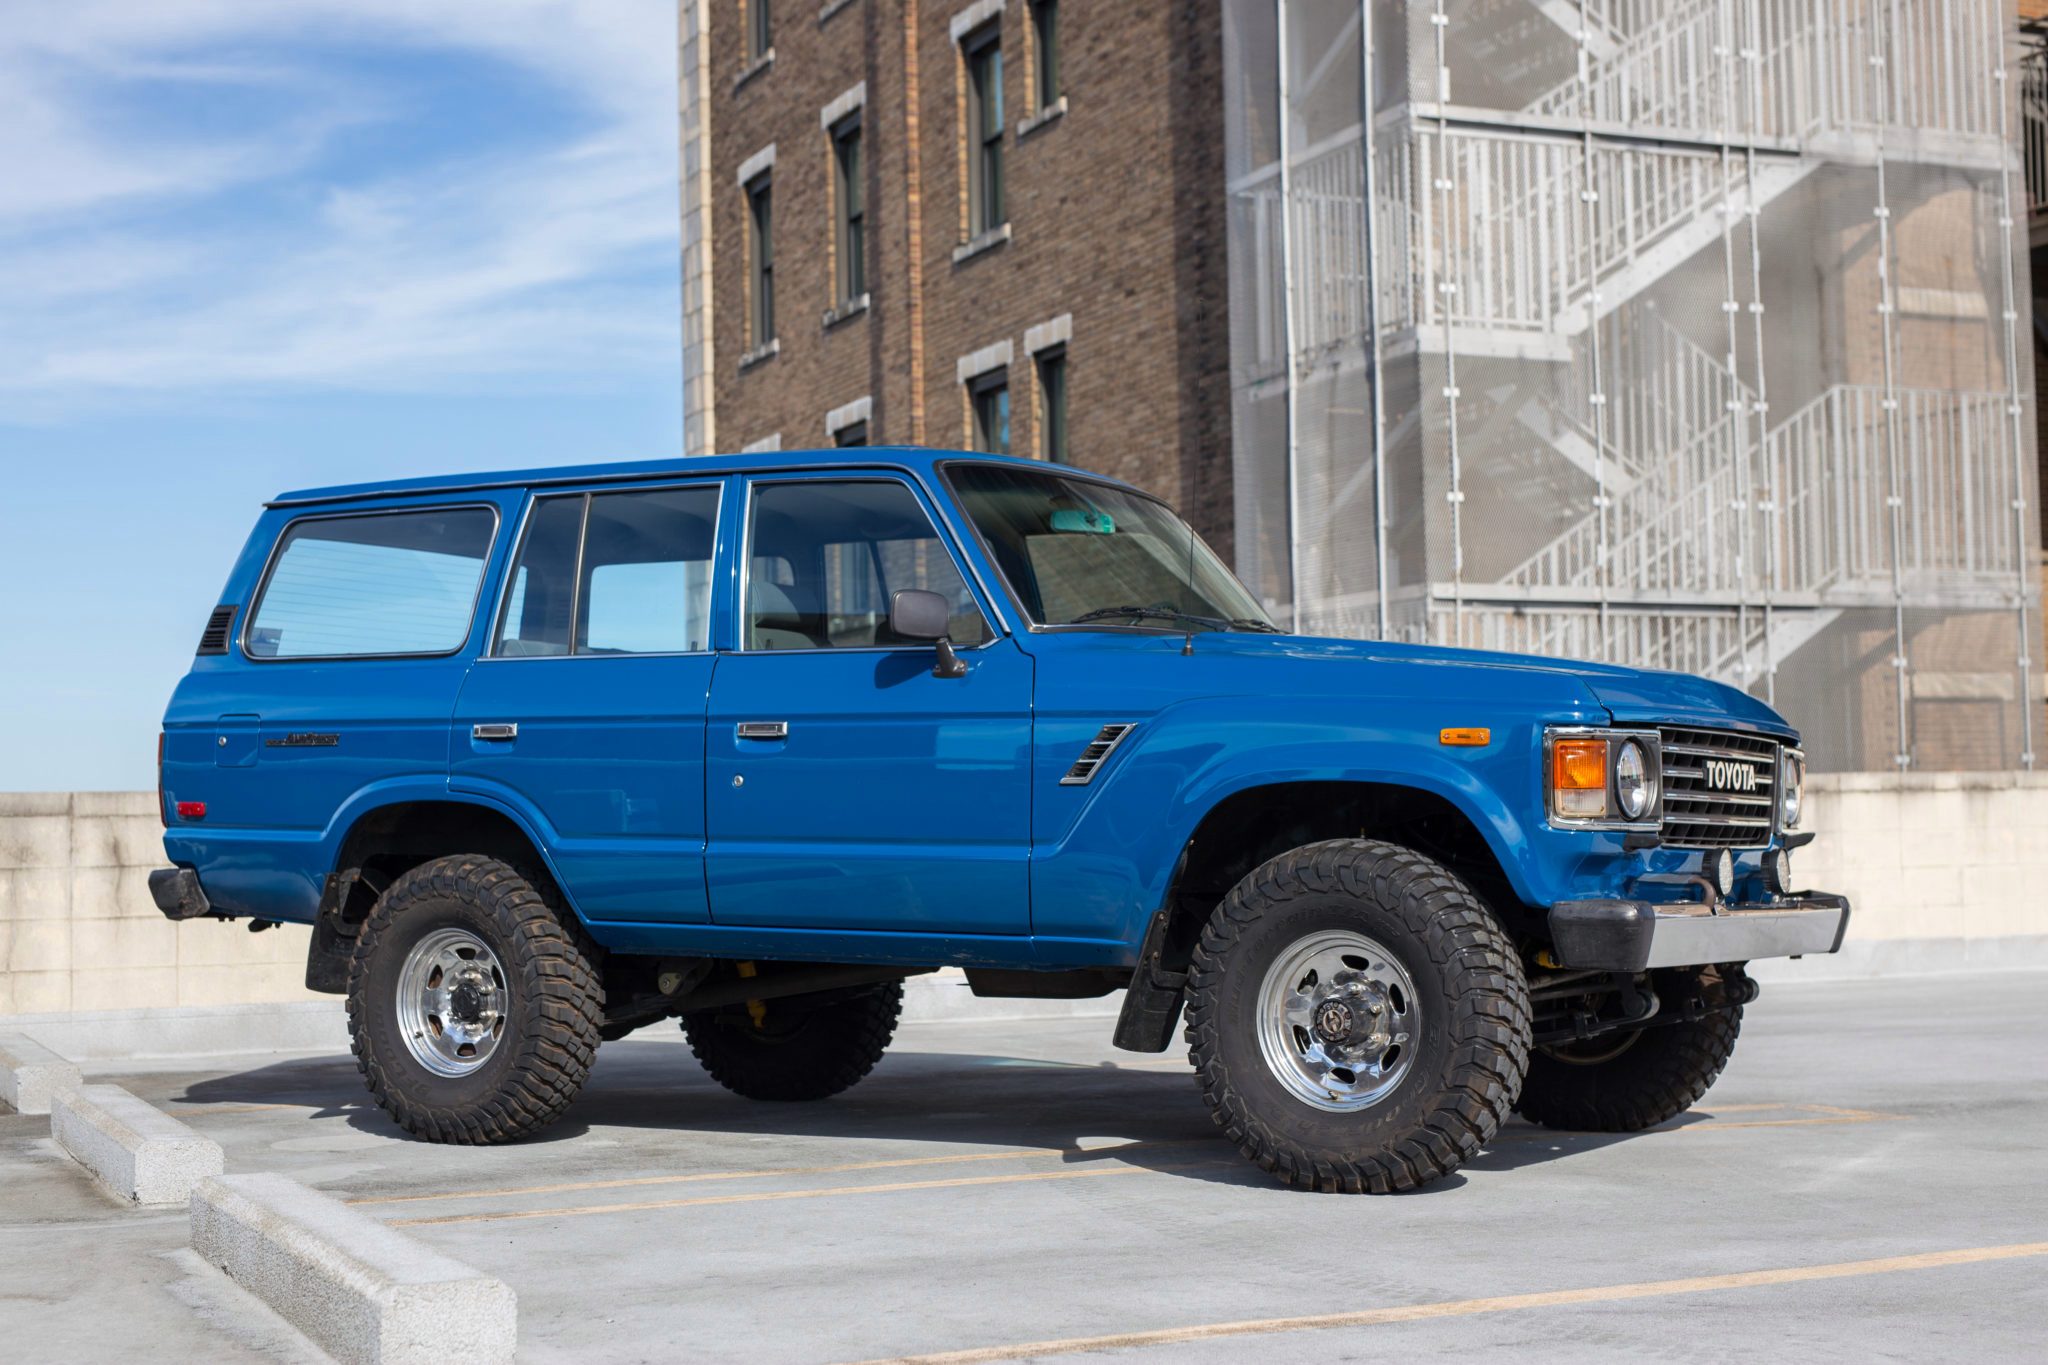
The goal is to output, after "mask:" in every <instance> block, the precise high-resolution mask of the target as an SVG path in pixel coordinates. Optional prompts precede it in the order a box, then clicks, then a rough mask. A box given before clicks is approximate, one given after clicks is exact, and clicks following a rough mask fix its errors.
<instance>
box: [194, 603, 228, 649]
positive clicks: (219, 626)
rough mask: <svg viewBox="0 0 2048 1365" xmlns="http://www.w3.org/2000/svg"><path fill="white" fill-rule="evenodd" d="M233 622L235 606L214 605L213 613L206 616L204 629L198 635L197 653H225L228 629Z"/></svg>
mask: <svg viewBox="0 0 2048 1365" xmlns="http://www.w3.org/2000/svg"><path fill="white" fill-rule="evenodd" d="M234 624H235V606H234V603H232V602H230V603H228V604H227V605H226V606H222V607H215V608H214V609H213V615H211V616H209V617H207V618H206V629H205V630H204V631H203V632H201V633H200V636H199V653H201V654H225V653H227V652H228V631H229V630H231V629H232V628H233V627H234Z"/></svg>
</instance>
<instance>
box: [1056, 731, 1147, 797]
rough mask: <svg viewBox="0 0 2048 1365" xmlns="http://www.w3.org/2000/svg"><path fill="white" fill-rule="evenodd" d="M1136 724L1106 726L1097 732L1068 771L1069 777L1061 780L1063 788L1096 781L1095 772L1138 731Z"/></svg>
mask: <svg viewBox="0 0 2048 1365" xmlns="http://www.w3.org/2000/svg"><path fill="white" fill-rule="evenodd" d="M1137 728H1138V727H1137V726H1136V725H1135V724H1130V725H1105V726H1103V727H1102V728H1101V729H1100V730H1097V731H1096V732H1095V738H1094V739H1091V740H1089V741H1088V747H1087V748H1085V749H1083V750H1082V751H1081V756H1080V757H1079V758H1077V759H1075V760H1074V766H1073V767H1071V768H1069V769H1067V775H1066V776H1065V777H1063V778H1061V779H1060V785H1061V786H1062V787H1085V786H1087V785H1088V784H1089V783H1090V782H1092V781H1094V780H1095V770H1096V769H1097V768H1100V767H1101V766H1102V765H1103V764H1104V763H1105V762H1107V761H1108V759H1109V756H1110V755H1111V754H1113V753H1115V752H1116V746H1117V745H1119V744H1121V743H1123V742H1124V737H1125V736H1127V735H1129V734H1130V733H1131V731H1133V730H1135V729H1137Z"/></svg>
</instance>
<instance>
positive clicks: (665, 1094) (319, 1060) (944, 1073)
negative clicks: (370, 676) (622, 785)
mask: <svg viewBox="0 0 2048 1365" xmlns="http://www.w3.org/2000/svg"><path fill="white" fill-rule="evenodd" d="M173 1099H174V1100H176V1101H177V1102H180V1103H184V1104H192V1105H210V1106H222V1107H223V1108H226V1107H233V1106H241V1105H248V1106H265V1105H273V1104H275V1105H291V1106H299V1105H303V1106H306V1107H308V1108H309V1109H310V1110H311V1111H312V1112H311V1113H310V1114H308V1115H307V1119H308V1120H309V1121H312V1122H316V1123H330V1122H340V1123H344V1124H346V1125H347V1126H348V1127H350V1128H351V1129H354V1130H356V1131H358V1132H361V1133H365V1134H372V1135H375V1136H378V1137H383V1138H388V1139H391V1140H392V1141H396V1142H419V1141H422V1139H419V1138H415V1137H413V1136H412V1135H411V1134H409V1133H407V1132H405V1131H404V1130H403V1129H401V1128H400V1127H399V1126H398V1125H397V1124H396V1123H395V1122H393V1121H392V1120H391V1118H390V1117H389V1116H388V1115H387V1114H385V1113H384V1111H383V1110H382V1109H380V1108H378V1107H377V1105H376V1103H375V1102H374V1101H373V1100H372V1099H371V1097H370V1095H369V1094H368V1092H367V1091H366V1090H365V1089H364V1086H363V1082H362V1078H361V1076H360V1075H359V1074H358V1072H357V1070H356V1066H355V1062H354V1059H353V1058H350V1057H347V1056H340V1057H292V1058H285V1059H280V1060H277V1061H273V1062H267V1063H264V1064H262V1065H260V1066H255V1067H252V1068H250V1069H248V1070H244V1071H236V1072H229V1073H226V1074H221V1075H216V1076H211V1077H207V1078H204V1079H199V1080H194V1081H192V1082H191V1083H189V1084H188V1085H187V1086H186V1087H185V1088H184V1090H183V1092H182V1093H181V1094H179V1095H176V1096H173ZM1695 1121H1699V1120H1698V1117H1697V1116H1694V1115H1687V1116H1685V1117H1683V1118H1681V1119H1678V1120H1674V1121H1673V1122H1672V1123H1670V1124H1666V1125H1662V1127H1663V1128H1674V1127H1679V1126H1683V1125H1684V1124H1686V1123H1687V1122H1695ZM620 1128H627V1129H641V1130H654V1131H664V1132H671V1133H675V1134H677V1135H679V1136H680V1135H687V1134H691V1133H706V1134H712V1133H715V1134H720V1135H742V1136H777V1137H813V1138H841V1139H847V1140H852V1141H864V1142H876V1141H914V1142H924V1143H943V1144H950V1145H957V1146H965V1147H987V1148H989V1149H992V1150H1001V1151H1008V1150H1024V1149H1042V1150H1045V1151H1048V1152H1057V1153H1059V1154H1060V1159H1061V1160H1062V1161H1063V1162H1064V1163H1067V1164H1071V1165H1085V1164H1091V1163H1101V1162H1115V1163H1118V1164H1121V1165H1128V1166H1134V1167H1138V1168H1141V1169H1144V1170H1148V1171H1153V1172H1157V1173H1159V1174H1164V1175H1173V1176H1176V1177H1179V1178H1182V1179H1188V1180H1198V1181H1203V1182H1207V1183H1213V1184H1221V1185H1236V1186H1246V1187H1253V1188H1277V1187H1276V1186H1275V1183H1274V1181H1273V1180H1272V1178H1271V1177H1270V1176H1267V1175H1265V1174H1264V1173H1262V1172H1260V1171H1258V1170H1256V1169H1254V1168H1253V1167H1251V1166H1250V1165H1249V1164H1247V1163H1246V1162H1245V1161H1244V1160H1243V1159H1242V1158H1241V1157H1240V1156H1239V1155H1238V1153H1237V1152H1236V1151H1235V1149H1234V1148H1233V1147H1232V1146H1231V1144H1230V1143H1229V1141H1228V1140H1227V1139H1226V1138H1225V1137H1224V1136H1223V1135H1222V1133H1221V1132H1220V1131H1218V1129H1217V1126H1216V1124H1215V1122H1214V1121H1213V1120H1212V1119H1211V1118H1210V1116H1209V1112H1208V1109H1207V1107H1206V1106H1205V1105H1204V1104H1203V1103H1202V1099H1201V1096H1200V1094H1199V1093H1198V1092H1197V1091H1196V1088H1195V1086H1194V1084H1193V1081H1192V1078H1191V1075H1190V1074H1189V1073H1188V1072H1187V1071H1185V1070H1184V1069H1182V1068H1180V1067H1175V1066H1172V1065H1171V1064H1170V1063H1168V1064H1162V1062H1161V1061H1155V1060H1151V1059H1146V1060H1144V1061H1141V1062H1138V1063H1137V1064H1135V1065H1133V1064H1117V1063H1082V1062H1062V1061H1056V1060H1048V1059H1045V1058H1032V1057H1015V1056H1007V1055H1003V1054H995V1053H988V1054H977V1053H962V1052H916V1051H908V1050H904V1051H896V1052H891V1053H889V1054H888V1055H887V1056H886V1057H884V1058H883V1060H882V1062H881V1063H880V1064H879V1065H878V1066H877V1067H876V1069H875V1071H874V1073H873V1074H872V1075H870V1076H869V1077H868V1078H867V1079H866V1080H864V1081H862V1082H861V1083H860V1084H859V1085H857V1086H855V1087H854V1088H853V1089H851V1090H849V1091H847V1092H845V1093H844V1094H841V1095H837V1096H834V1097H833V1098H831V1099H829V1100H823V1101H818V1102H815V1103H805V1104H776V1103H768V1102H761V1101H754V1100H747V1099H743V1098H741V1097H739V1096H737V1095H734V1094H731V1093H730V1092H728V1091H727V1090H725V1089H724V1088H723V1087H721V1086H720V1085H718V1083H717V1082H715V1081H713V1080H712V1079H711V1078H710V1077H709V1076H707V1075H706V1074H705V1073H704V1071H703V1069H702V1068H701V1067H699V1066H698V1064H697V1062H696V1059H695V1058H693V1057H692V1056H691V1055H690V1054H689V1052H688V1050H687V1049H686V1048H684V1047H682V1046H680V1045H678V1044H677V1043H675V1042H671V1041H658V1042H640V1041H637V1040H628V1041H626V1042H624V1043H613V1044H608V1045H607V1046H606V1047H605V1048H604V1049H603V1050H602V1051H601V1052H600V1054H599V1057H598V1062H597V1065H596V1067H595V1068H594V1069H593V1070H592V1072H591V1077H590V1080H589V1082H588V1084H586V1085H585V1087H584V1089H583V1093H582V1094H581V1095H580V1096H578V1097H577V1100H576V1102H575V1104H574V1105H572V1106H571V1108H570V1109H569V1112H568V1113H567V1114H565V1115H564V1116H563V1118H562V1119H561V1120H560V1121H559V1122H557V1123H555V1124H553V1125H551V1126H549V1127H548V1128H546V1129H543V1130H542V1131H541V1132H539V1133H536V1134H534V1135H533V1136H532V1137H529V1138H526V1139H524V1140H523V1141H522V1143H521V1145H523V1146H531V1147H537V1148H550V1147H554V1146H557V1145H559V1144H564V1143H575V1142H576V1141H577V1140H579V1139H581V1138H583V1137H585V1136H587V1135H588V1134H590V1133H591V1132H592V1131H593V1130H597V1129H620ZM1633 1136H1637V1135H1636V1134H1620V1133H1562V1132H1552V1131H1549V1130H1547V1129H1541V1128H1536V1127H1533V1126H1531V1125H1529V1124H1526V1123H1523V1122H1521V1121H1520V1120H1519V1119H1512V1120H1510V1121H1509V1123H1508V1124H1507V1125H1506V1126H1505V1127H1503V1129H1502V1130H1501V1132H1500V1134H1499V1135H1498V1136H1497V1137H1496V1139H1495V1140H1494V1142H1493V1143H1492V1144H1490V1145H1489V1146H1488V1147H1487V1148H1486V1149H1485V1150H1484V1151H1482V1152H1481V1153H1480V1154H1479V1155H1478V1156H1477V1157H1475V1158H1473V1159H1472V1160H1471V1161H1469V1162H1467V1163H1466V1165H1465V1168H1464V1169H1465V1170H1466V1171H1470V1172H1480V1171H1509V1170H1515V1169H1518V1168H1520V1167H1524V1166H1531V1165H1540V1164H1542V1163H1544V1162H1548V1161H1555V1160H1559V1159H1562V1158H1565V1157H1569V1156H1574V1155H1578V1154H1580V1153H1584V1152H1590V1151H1595V1150H1598V1149H1599V1148H1602V1147H1606V1146H1611V1145H1613V1144H1614V1143H1617V1142H1621V1141H1625V1140H1627V1139H1628V1138H1630V1137H1633ZM1465 1183H1466V1180H1465V1177H1464V1175H1463V1174H1457V1175H1453V1176H1450V1177H1448V1178H1446V1179H1443V1180H1438V1181H1435V1182H1432V1183H1431V1184H1429V1185H1426V1186H1423V1187H1422V1188H1421V1189H1419V1190H1414V1191H1410V1192H1408V1196H1407V1197H1428V1196H1432V1195H1441V1194H1446V1193H1449V1192H1451V1191H1454V1190H1457V1189H1459V1188H1461V1187H1462V1186H1463V1185H1464V1184H1465Z"/></svg>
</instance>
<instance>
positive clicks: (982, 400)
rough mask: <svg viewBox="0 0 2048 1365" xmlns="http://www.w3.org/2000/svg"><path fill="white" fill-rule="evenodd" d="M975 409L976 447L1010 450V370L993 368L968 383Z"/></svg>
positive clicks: (1003, 452)
mask: <svg viewBox="0 0 2048 1365" xmlns="http://www.w3.org/2000/svg"><path fill="white" fill-rule="evenodd" d="M967 401H968V404H969V406H970V407H972V408H973V410H974V448H975V449H976V450H985V451H987V452H988V453H989V454H991V455H1007V454H1009V453H1010V372H1009V371H1008V370H1006V369H1004V370H991V371H989V372H988V373H987V374H984V375H981V376H979V377H977V378H976V379H975V380H974V381H973V382H972V383H970V384H969V385H968V386H967Z"/></svg>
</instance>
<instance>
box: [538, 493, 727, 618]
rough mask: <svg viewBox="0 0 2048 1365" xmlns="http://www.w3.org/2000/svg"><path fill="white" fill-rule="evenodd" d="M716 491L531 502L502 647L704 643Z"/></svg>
mask: <svg viewBox="0 0 2048 1365" xmlns="http://www.w3.org/2000/svg"><path fill="white" fill-rule="evenodd" d="M718 495H719V490H718V489H717V488H716V487H694V488H658V489H645V490H636V491H632V492H624V493H594V494H584V493H577V494H572V495H570V496H568V497H559V498H546V499H543V500H541V501H540V502H537V503H535V504H534V509H533V515H532V517H531V518H530V519H529V521H528V524H527V530H526V543H525V544H524V545H523V546H521V547H520V551H519V562H518V565H517V567H516V568H514V570H513V573H512V587H511V591H510V592H509V593H507V594H506V597H505V617H504V622H503V624H502V625H501V626H500V628H499V633H498V648H497V654H498V657H499V658H549V657H557V658H558V657H561V656H564V655H569V654H687V653H697V652H701V651H703V650H705V649H708V648H709V647H710V635H711V550H712V543H713V539H714V537H715V533H716V530H717V525H718Z"/></svg>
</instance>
